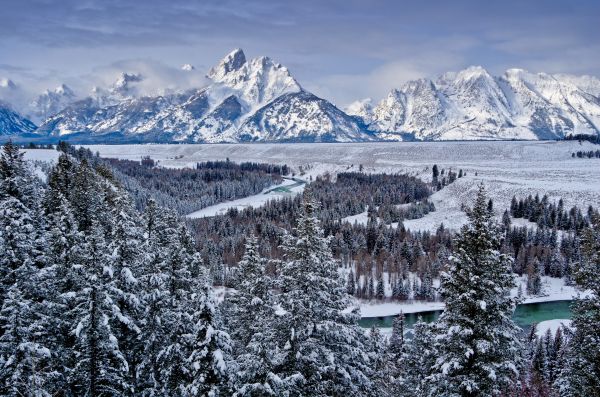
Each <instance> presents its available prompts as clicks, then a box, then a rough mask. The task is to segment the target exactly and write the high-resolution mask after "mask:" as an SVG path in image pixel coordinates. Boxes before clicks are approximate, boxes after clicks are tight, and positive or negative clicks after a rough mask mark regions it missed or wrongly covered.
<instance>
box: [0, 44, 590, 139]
mask: <svg viewBox="0 0 600 397" xmlns="http://www.w3.org/2000/svg"><path fill="white" fill-rule="evenodd" d="M182 72H193V67H191V66H190V65H185V66H184V67H183V68H182ZM143 80H144V76H143V75H142V74H139V73H131V72H128V73H125V72H124V73H122V74H121V75H120V76H118V78H117V79H116V81H115V82H114V83H113V84H112V85H111V86H109V87H94V88H93V90H92V91H91V92H90V93H89V94H87V95H79V94H77V93H75V92H74V91H73V90H71V89H70V88H69V87H68V86H66V85H65V84H62V85H60V86H59V87H57V88H56V89H54V90H47V91H45V92H44V93H42V94H41V95H39V96H38V97H37V98H35V99H32V100H30V101H28V102H27V103H26V104H24V105H23V104H21V105H18V104H17V103H11V102H9V101H6V100H3V101H0V139H2V140H8V139H11V140H14V141H25V142H39V143H51V142H55V141H58V140H67V141H70V142H72V143H225V142H230V143H236V142H369V141H402V140H422V141H432V140H514V139H523V140H550V139H564V138H568V137H573V136H593V137H598V136H600V79H598V78H596V77H590V76H573V75H564V74H546V73H537V74H534V73H529V72H527V71H525V70H522V69H509V70H507V71H506V72H505V73H504V74H502V75H501V76H492V75H490V74H489V73H488V72H487V71H486V70H485V69H484V68H482V67H479V66H472V67H469V68H467V69H465V70H462V71H460V72H456V73H454V72H453V73H445V74H443V75H441V76H439V77H437V78H436V79H434V80H429V79H419V80H414V81H409V82H407V83H406V84H404V85H403V86H402V87H400V88H398V89H393V90H392V91H391V92H390V93H389V94H388V96H387V97H386V98H384V99H383V100H382V101H381V102H379V103H372V101H371V100H370V99H363V100H359V101H356V102H354V103H352V104H350V105H349V106H347V107H346V108H345V109H340V108H338V107H337V106H335V105H334V104H332V103H331V102H329V101H327V100H326V99H323V98H319V97H317V96H316V95H314V94H312V93H310V92H309V91H307V90H305V89H304V88H303V87H302V86H301V85H300V84H299V83H298V81H297V80H296V79H295V78H294V77H293V76H292V75H291V73H290V71H289V70H288V69H287V68H286V67H285V66H282V65H280V64H278V63H276V62H274V61H273V60H271V59H270V58H267V57H259V58H254V59H251V60H248V59H246V56H245V55H244V52H243V51H242V50H241V49H236V50H234V51H232V52H231V53H229V54H228V55H227V56H225V57H224V58H223V59H222V60H221V61H220V62H219V63H218V64H217V65H216V66H214V67H212V68H211V69H210V70H209V71H208V72H207V74H206V83H205V84H204V86H202V87H198V88H190V89H187V90H181V91H173V90H168V89H164V90H162V91H161V94H160V95H156V96H147V95H141V94H140V93H139V90H138V89H137V85H139V84H140V83H141V82H143ZM18 89H19V87H18V85H17V84H15V83H14V82H13V81H12V80H9V79H7V78H3V79H0V94H2V95H0V97H1V98H10V95H9V94H10V92H11V90H13V91H14V90H18Z"/></svg>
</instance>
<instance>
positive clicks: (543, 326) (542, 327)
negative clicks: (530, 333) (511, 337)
mask: <svg viewBox="0 0 600 397" xmlns="http://www.w3.org/2000/svg"><path fill="white" fill-rule="evenodd" d="M563 326H564V327H567V328H571V320H567V319H556V320H547V321H540V322H539V323H538V325H537V327H536V330H535V333H536V335H537V336H538V337H540V338H542V337H543V336H544V335H546V332H548V330H550V332H551V333H552V335H554V334H556V331H557V330H558V329H559V328H561V327H563Z"/></svg>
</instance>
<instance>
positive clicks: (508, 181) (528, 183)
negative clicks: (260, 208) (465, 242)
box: [87, 141, 600, 231]
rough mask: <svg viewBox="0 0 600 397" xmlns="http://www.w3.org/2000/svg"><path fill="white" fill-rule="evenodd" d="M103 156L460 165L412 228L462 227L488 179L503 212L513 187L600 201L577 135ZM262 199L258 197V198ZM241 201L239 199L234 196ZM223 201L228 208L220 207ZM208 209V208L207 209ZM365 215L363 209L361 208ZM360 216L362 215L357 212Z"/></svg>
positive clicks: (585, 146) (308, 173) (106, 150)
mask: <svg viewBox="0 0 600 397" xmlns="http://www.w3.org/2000/svg"><path fill="white" fill-rule="evenodd" d="M87 147H89V148H90V149H91V150H92V151H93V152H96V151H97V152H99V153H100V155H101V156H103V157H115V158H121V159H130V160H139V159H141V158H142V157H143V156H150V157H152V158H153V159H154V160H157V161H158V162H159V164H160V165H162V166H165V167H193V166H195V164H196V163H197V162H200V161H207V160H224V159H226V158H229V159H230V160H232V161H236V162H243V161H255V162H263V163H265V162H266V163H273V164H287V165H288V166H291V167H292V169H294V171H295V173H296V175H299V176H300V177H301V178H302V179H305V180H309V179H310V178H314V177H316V176H318V175H323V174H325V173H329V174H330V175H332V176H333V177H335V175H336V174H337V173H338V172H344V171H359V169H363V170H364V171H365V172H387V173H407V174H410V175H414V176H417V177H420V178H422V179H424V180H431V173H432V171H431V168H432V166H433V164H437V165H438V167H439V168H440V170H441V169H444V170H445V172H448V170H450V169H452V170H453V171H458V170H459V169H462V170H463V172H466V176H465V177H463V178H460V179H458V180H457V181H456V182H455V183H453V184H451V185H449V186H447V187H445V188H444V189H442V190H440V191H438V192H436V193H434V194H433V195H432V196H431V199H430V200H431V201H433V203H434V204H435V206H436V211H434V212H431V213H429V214H428V215H426V216H425V217H423V218H420V219H414V220H409V221H405V222H404V225H405V227H406V228H408V229H411V230H423V231H424V230H435V229H437V227H439V225H440V224H441V223H443V224H444V226H446V227H448V228H451V229H458V228H459V227H460V226H461V225H462V224H464V223H465V222H466V217H465V215H464V212H463V211H462V210H461V204H462V203H467V204H468V203H470V202H471V201H472V200H473V198H474V197H475V192H476V190H477V186H478V184H480V183H483V184H484V185H485V186H486V188H487V190H488V191H489V193H490V196H491V197H493V198H494V203H495V211H496V215H497V216H501V215H502V212H503V211H504V209H506V208H508V206H509V205H510V200H511V198H512V197H513V195H515V196H517V197H518V198H521V197H526V196H527V195H529V194H531V195H535V194H540V195H543V194H547V195H548V196H549V198H550V199H551V200H558V199H559V198H563V200H564V201H565V205H566V206H569V207H570V206H573V205H577V206H579V207H581V208H584V209H585V208H587V206H589V205H594V206H598V205H599V204H600V173H599V172H598V169H600V159H580V158H573V157H571V154H572V153H573V152H576V151H578V150H586V151H587V150H592V149H594V150H595V149H596V148H597V147H596V146H594V145H592V144H590V143H588V142H581V143H579V142H577V141H562V142H556V141H508V142H506V141H504V142H503V141H492V142H480V141H476V142H380V143H338V144H333V143H322V144H320V143H309V144H300V143H296V144H281V143H277V144H215V145H201V144H198V145H92V146H87ZM256 204H260V203H256ZM234 205H235V204H234ZM221 209H222V208H221ZM205 210H207V211H210V210H208V209H205ZM356 215H359V214H356ZM359 219H360V216H359V217H357V219H356V220H359Z"/></svg>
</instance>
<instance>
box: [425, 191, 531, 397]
mask: <svg viewBox="0 0 600 397" xmlns="http://www.w3.org/2000/svg"><path fill="white" fill-rule="evenodd" d="M486 201H487V198H486V195H485V190H484V188H483V186H480V188H479V191H478V193H477V197H476V200H475V204H474V206H473V208H472V210H471V211H469V213H468V217H469V223H468V224H467V225H465V226H463V228H462V229H461V232H460V234H459V235H458V236H457V238H456V241H455V256H454V257H453V258H452V259H451V260H452V262H451V266H450V268H449V270H448V273H447V274H444V275H443V278H442V295H443V296H444V299H445V303H446V309H445V310H444V312H443V313H442V315H441V316H440V318H439V320H438V322H437V323H436V332H437V333H438V334H439V335H438V336H437V337H436V344H435V346H436V356H437V359H436V361H435V365H434V367H433V372H432V375H431V376H430V378H429V386H430V387H431V395H434V396H494V395H500V394H501V393H502V392H503V391H504V390H505V389H507V388H508V387H509V386H510V385H511V383H512V380H513V379H514V377H515V376H516V375H517V368H518V366H519V352H520V350H521V347H520V342H519V339H518V335H519V332H520V329H519V328H518V327H517V326H516V325H515V324H514V322H513V320H512V318H511V316H512V314H513V312H514V308H515V300H514V299H513V298H511V297H510V290H511V288H512V287H513V284H514V280H513V276H512V272H511V265H512V263H511V260H510V258H509V257H507V256H506V255H504V254H501V253H500V247H501V240H500V232H499V228H498V225H496V224H495V222H494V220H493V216H492V214H491V213H490V211H489V210H488V208H487V203H486Z"/></svg>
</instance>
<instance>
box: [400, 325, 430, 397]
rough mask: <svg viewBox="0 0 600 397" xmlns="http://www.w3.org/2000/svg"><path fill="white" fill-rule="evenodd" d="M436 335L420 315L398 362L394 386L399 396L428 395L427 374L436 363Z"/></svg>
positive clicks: (418, 396)
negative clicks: (434, 346)
mask: <svg viewBox="0 0 600 397" xmlns="http://www.w3.org/2000/svg"><path fill="white" fill-rule="evenodd" d="M433 345H434V335H433V333H432V327H431V325H430V324H427V323H425V322H423V320H422V318H421V317H419V319H418V321H417V322H416V323H415V325H414V327H413V329H412V339H411V340H410V341H407V342H406V344H405V345H404V348H403V350H402V354H401V356H400V359H399V361H398V364H397V377H396V379H395V382H394V385H393V388H394V391H395V393H396V395H397V396H402V397H423V396H428V395H429V391H430V387H429V384H428V382H427V376H428V375H429V374H430V373H431V368H432V366H433V365H434V363H435V351H434V349H433Z"/></svg>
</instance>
